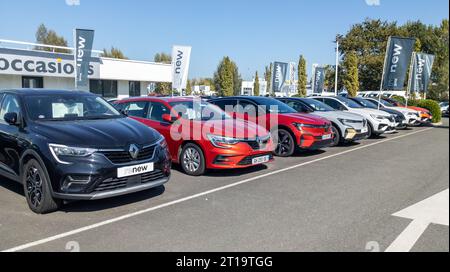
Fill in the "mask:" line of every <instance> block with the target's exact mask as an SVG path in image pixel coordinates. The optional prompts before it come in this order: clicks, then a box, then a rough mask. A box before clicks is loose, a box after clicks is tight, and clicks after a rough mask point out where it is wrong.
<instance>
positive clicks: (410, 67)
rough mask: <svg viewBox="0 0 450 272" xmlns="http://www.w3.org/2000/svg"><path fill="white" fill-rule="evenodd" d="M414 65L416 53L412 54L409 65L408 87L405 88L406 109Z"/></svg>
mask: <svg viewBox="0 0 450 272" xmlns="http://www.w3.org/2000/svg"><path fill="white" fill-rule="evenodd" d="M415 63H416V52H413V55H412V58H411V63H410V65H409V79H408V86H407V87H406V107H408V100H409V95H410V94H411V85H412V82H413V75H414V71H413V69H414V66H415V65H414V64H415Z"/></svg>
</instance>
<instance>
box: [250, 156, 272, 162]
mask: <svg viewBox="0 0 450 272" xmlns="http://www.w3.org/2000/svg"><path fill="white" fill-rule="evenodd" d="M269 161H270V156H263V157H258V158H254V159H253V160H252V164H261V163H266V162H269Z"/></svg>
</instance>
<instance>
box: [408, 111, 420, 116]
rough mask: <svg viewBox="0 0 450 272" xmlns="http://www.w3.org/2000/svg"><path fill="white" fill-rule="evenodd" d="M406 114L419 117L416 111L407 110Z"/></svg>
mask: <svg viewBox="0 0 450 272" xmlns="http://www.w3.org/2000/svg"><path fill="white" fill-rule="evenodd" d="M408 116H411V117H419V113H417V112H408Z"/></svg>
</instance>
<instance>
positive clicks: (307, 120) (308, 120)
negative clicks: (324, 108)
mask: <svg viewBox="0 0 450 272" xmlns="http://www.w3.org/2000/svg"><path fill="white" fill-rule="evenodd" d="M279 115H280V117H279V118H283V119H285V120H286V121H289V122H293V123H294V122H298V123H302V124H309V125H319V126H321V125H328V124H329V123H330V121H328V120H327V119H325V118H322V117H319V116H314V115H311V114H304V113H286V114H279Z"/></svg>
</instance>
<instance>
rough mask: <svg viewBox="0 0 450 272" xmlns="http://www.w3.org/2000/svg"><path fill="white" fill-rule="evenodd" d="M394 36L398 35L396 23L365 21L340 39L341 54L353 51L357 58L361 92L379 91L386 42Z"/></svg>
mask: <svg viewBox="0 0 450 272" xmlns="http://www.w3.org/2000/svg"><path fill="white" fill-rule="evenodd" d="M395 35H400V33H399V30H398V27H397V24H396V23H389V22H383V21H381V20H370V19H366V20H365V21H364V22H363V23H360V24H356V25H354V26H353V27H352V28H351V29H350V31H349V32H348V33H347V34H346V35H345V36H343V37H342V39H341V46H340V50H341V54H345V53H346V52H351V51H354V52H355V53H356V55H357V56H358V63H359V75H360V81H361V88H362V90H378V89H379V87H380V81H381V75H382V73H383V64H384V56H385V53H386V46H387V41H388V38H389V36H395Z"/></svg>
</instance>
